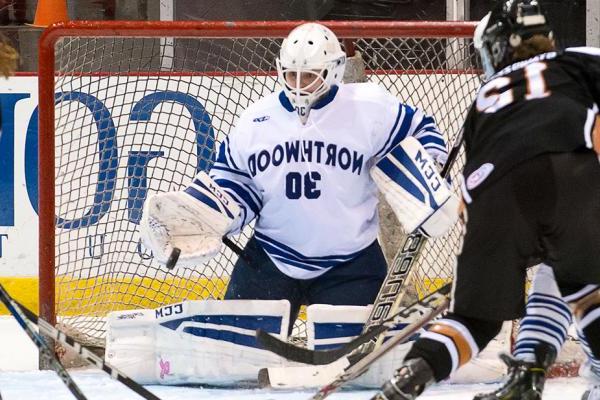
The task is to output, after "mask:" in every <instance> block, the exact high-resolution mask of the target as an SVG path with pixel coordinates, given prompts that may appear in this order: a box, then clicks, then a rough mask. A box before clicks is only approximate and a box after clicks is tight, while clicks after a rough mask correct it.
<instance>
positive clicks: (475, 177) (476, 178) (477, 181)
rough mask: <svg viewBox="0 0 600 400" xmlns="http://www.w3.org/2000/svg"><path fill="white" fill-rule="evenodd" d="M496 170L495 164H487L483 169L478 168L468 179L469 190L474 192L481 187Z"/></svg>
mask: <svg viewBox="0 0 600 400" xmlns="http://www.w3.org/2000/svg"><path fill="white" fill-rule="evenodd" d="M493 170H494V164H490V163H485V164H483V165H482V166H481V167H479V168H477V169H476V170H475V171H473V172H472V173H471V175H469V177H468V178H467V189H469V190H472V189H475V188H476V187H477V186H479V185H481V183H482V182H483V181H484V180H485V179H486V178H487V177H488V176H490V174H491V173H492V171H493Z"/></svg>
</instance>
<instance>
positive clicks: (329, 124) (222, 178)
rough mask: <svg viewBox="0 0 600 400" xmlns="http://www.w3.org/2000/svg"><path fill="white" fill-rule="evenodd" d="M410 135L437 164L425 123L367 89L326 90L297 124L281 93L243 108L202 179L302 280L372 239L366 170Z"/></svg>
mask: <svg viewBox="0 0 600 400" xmlns="http://www.w3.org/2000/svg"><path fill="white" fill-rule="evenodd" d="M408 135H413V136H415V137H416V138H417V139H418V140H419V141H420V142H421V143H422V144H423V146H424V147H425V148H426V149H427V150H428V152H429V153H430V154H431V155H432V156H433V158H434V159H436V160H437V161H439V162H441V163H443V162H445V160H446V156H447V150H446V146H445V143H444V139H443V136H442V135H441V134H440V133H439V132H438V130H437V127H436V125H435V122H434V120H433V118H431V117H429V116H426V115H425V114H424V113H423V112H422V111H420V110H418V109H415V108H413V107H411V106H408V105H405V104H401V103H400V102H399V101H398V99H397V98H395V97H394V96H392V95H391V94H390V93H388V92H387V91H386V90H385V89H383V88H381V87H380V86H378V85H376V84H373V83H354V84H343V85H340V86H335V87H333V88H332V90H331V91H330V93H329V94H328V95H327V96H326V98H323V99H321V100H320V101H319V102H318V103H317V104H316V105H315V106H314V107H313V108H312V110H311V112H310V115H309V118H308V121H307V123H306V124H305V125H302V123H301V122H300V119H299V118H298V116H297V114H296V112H295V111H294V109H293V108H292V106H291V104H290V103H289V101H288V100H287V98H286V97H285V95H284V94H283V92H280V93H274V94H271V95H269V96H266V97H264V98H263V99H261V100H259V101H258V102H256V103H255V104H253V105H252V106H250V107H248V109H246V111H244V113H242V115H241V116H240V118H239V120H238V122H237V125H236V127H235V128H234V129H233V131H232V132H231V133H230V134H229V136H228V137H227V139H225V140H224V141H223V142H222V143H221V147H220V149H219V154H218V157H217V160H216V161H215V163H214V165H213V167H212V169H211V171H210V175H211V177H212V178H213V179H214V180H215V181H216V182H217V183H218V184H219V185H220V186H221V187H222V188H224V189H225V190H226V191H227V192H228V193H229V194H230V195H231V196H232V197H233V198H234V199H236V200H237V201H238V202H239V204H240V206H241V208H242V218H241V220H240V224H239V225H238V226H237V227H236V228H235V230H234V231H232V232H231V233H236V232H238V231H239V230H240V229H241V228H242V227H243V226H244V225H246V224H247V223H249V222H250V221H251V220H252V219H254V218H256V224H255V237H256V239H257V240H258V242H259V243H260V245H261V246H262V248H263V249H264V250H265V252H266V253H267V254H268V255H269V257H270V258H271V260H272V261H273V262H274V263H275V265H276V266H277V268H278V269H279V270H281V271H282V272H283V273H284V274H286V275H288V276H290V277H293V278H299V279H310V278H314V277H317V276H319V275H321V274H323V273H325V272H326V271H327V270H328V269H330V268H333V267H335V266H336V265H339V264H341V263H344V262H346V261H349V260H351V259H353V258H354V257H355V256H356V255H358V253H360V251H361V250H363V249H364V248H366V247H367V246H369V245H370V244H371V243H373V241H374V240H375V239H376V237H377V231H378V224H379V219H378V213H377V203H378V198H377V188H376V186H375V184H374V182H373V181H372V179H371V177H370V175H369V169H370V168H371V167H372V166H373V165H374V163H375V162H377V161H378V160H379V159H380V158H381V157H383V156H385V155H386V154H387V152H389V151H390V150H391V149H392V148H393V147H394V146H396V145H397V144H398V143H399V142H400V141H401V140H402V139H404V138H405V137H406V136H408Z"/></svg>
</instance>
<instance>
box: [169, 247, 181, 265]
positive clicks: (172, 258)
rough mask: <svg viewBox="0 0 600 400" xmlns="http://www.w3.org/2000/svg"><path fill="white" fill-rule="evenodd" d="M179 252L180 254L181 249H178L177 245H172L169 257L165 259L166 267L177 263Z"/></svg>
mask: <svg viewBox="0 0 600 400" xmlns="http://www.w3.org/2000/svg"><path fill="white" fill-rule="evenodd" d="M180 254H181V249H179V248H178V247H173V250H172V251H171V255H170V256H169V259H168V260H167V269H173V268H175V265H177V261H178V260H179V255H180Z"/></svg>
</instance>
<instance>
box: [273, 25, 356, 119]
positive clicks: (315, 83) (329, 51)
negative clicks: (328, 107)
mask: <svg viewBox="0 0 600 400" xmlns="http://www.w3.org/2000/svg"><path fill="white" fill-rule="evenodd" d="M345 66H346V54H345V53H344V52H343V51H342V48H341V46H340V42H339V41H338V39H337V37H336V36H335V34H334V33H333V32H332V31H331V30H330V29H329V28H327V27H325V26H323V25H320V24H316V23H307V24H303V25H300V26H298V27H297V28H295V29H294V30H292V31H291V32H290V34H289V35H288V37H287V38H286V39H285V40H284V41H283V43H282V44H281V51H280V54H279V58H278V59H277V73H278V77H279V81H280V83H281V85H282V86H283V90H284V92H285V95H286V96H287V98H288V100H289V101H290V103H291V104H292V106H293V107H294V109H295V110H296V112H297V113H298V116H299V117H300V120H301V121H302V123H303V124H304V123H306V120H307V119H308V114H309V112H310V109H311V108H312V106H313V105H314V104H315V103H316V102H317V101H318V100H319V99H320V98H321V97H323V96H325V95H326V94H327V93H328V92H329V89H330V88H331V87H332V86H333V85H336V84H339V83H340V82H341V81H342V77H343V76H344V68H345Z"/></svg>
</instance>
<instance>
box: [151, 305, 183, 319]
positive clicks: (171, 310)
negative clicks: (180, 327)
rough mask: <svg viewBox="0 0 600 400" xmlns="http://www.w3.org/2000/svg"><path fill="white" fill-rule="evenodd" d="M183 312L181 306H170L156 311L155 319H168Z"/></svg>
mask: <svg viewBox="0 0 600 400" xmlns="http://www.w3.org/2000/svg"><path fill="white" fill-rule="evenodd" d="M182 312H183V304H173V305H171V306H164V307H161V308H159V309H157V310H156V318H161V317H168V316H171V315H174V314H181V313H182Z"/></svg>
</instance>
